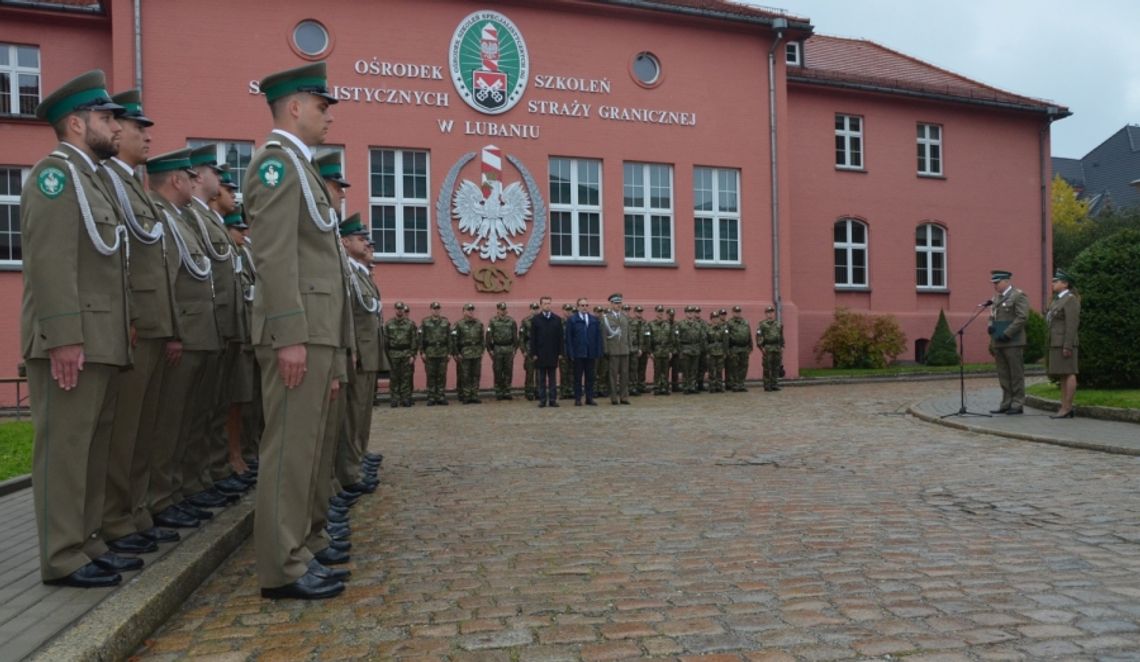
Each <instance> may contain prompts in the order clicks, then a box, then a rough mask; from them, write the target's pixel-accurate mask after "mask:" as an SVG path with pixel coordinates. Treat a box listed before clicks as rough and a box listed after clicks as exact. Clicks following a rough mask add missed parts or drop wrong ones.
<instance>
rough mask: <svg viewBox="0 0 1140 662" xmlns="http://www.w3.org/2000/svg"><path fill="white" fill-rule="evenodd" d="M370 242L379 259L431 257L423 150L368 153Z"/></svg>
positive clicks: (382, 148) (387, 149) (381, 150)
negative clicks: (374, 247)
mask: <svg viewBox="0 0 1140 662" xmlns="http://www.w3.org/2000/svg"><path fill="white" fill-rule="evenodd" d="M368 163H369V168H368V172H369V178H368V179H369V189H368V190H369V206H370V209H371V214H370V216H371V224H372V241H373V242H374V243H375V244H376V253H375V254H376V255H377V256H380V257H395V258H401V257H414V258H425V257H430V256H431V231H430V225H429V224H430V216H429V214H428V210H429V209H430V206H431V205H430V203H429V202H428V191H429V190H430V186H429V181H428V177H429V171H428V165H429V159H428V153H427V151H424V150H409V149H390V148H386V147H381V148H374V149H372V150H370V152H369V162H368Z"/></svg>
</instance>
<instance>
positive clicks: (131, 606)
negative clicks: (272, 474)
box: [28, 496, 254, 662]
mask: <svg viewBox="0 0 1140 662" xmlns="http://www.w3.org/2000/svg"><path fill="white" fill-rule="evenodd" d="M253 505H254V500H253V498H252V497H250V496H246V497H244V498H243V499H242V500H241V501H239V502H237V503H236V504H234V505H233V506H231V507H229V508H227V509H226V510H223V511H221V512H220V513H218V514H217V515H216V516H215V517H214V519H213V520H211V521H210V522H209V523H208V524H206V525H205V526H204V527H203V528H202V530H201V531H199V532H198V533H197V534H195V535H193V536H190V537H189V538H187V539H185V540H183V541H182V542H180V543H179V544H178V546H177V547H175V548H174V549H171V550H170V552H169V553H168V554H166V555H165V556H163V557H162V559H160V560H159V561H158V562H157V563H155V564H154V565H152V566H150V567H148V568H146V569H145V570H143V572H141V573H140V574H139V576H138V577H136V578H134V579H133V580H131V581H130V582H128V583H127V584H126V585H125V586H123V587H121V588H120V589H119V590H117V591H115V592H114V593H112V594H111V595H110V596H108V597H107V599H105V600H103V601H102V602H100V603H99V604H98V606H96V607H95V608H94V609H92V610H91V611H89V612H87V613H86V614H84V615H83V616H81V617H80V618H79V619H78V620H76V622H75V623H73V624H72V625H70V626H68V627H67V628H66V629H64V630H63V631H62V632H60V633H59V635H58V636H56V637H55V638H54V639H52V640H50V641H48V642H47V643H46V644H44V645H43V646H41V647H40V648H39V650H37V651H36V652H35V653H33V654H32V655H31V656H30V657H29V658H28V659H29V660H34V661H36V662H49V661H54V660H82V661H85V662H86V661H87V660H91V661H101V660H125V659H127V658H129V657H130V656H131V655H132V654H134V652H135V651H136V650H138V647H139V646H140V645H142V643H143V641H145V639H146V637H147V636H148V635H150V634H151V633H152V632H154V631H155V630H156V629H158V627H159V626H161V625H162V624H163V623H165V622H166V620H167V619H168V618H170V616H172V615H173V614H174V613H175V612H176V611H178V609H179V608H180V607H181V606H182V604H183V602H185V600H186V598H187V597H189V596H190V594H191V593H193V592H194V591H195V590H197V589H198V587H199V586H201V585H202V583H203V582H204V581H205V580H206V578H207V577H209V576H210V574H211V573H212V572H214V570H215V569H217V567H218V566H220V565H221V564H222V562H223V561H225V560H226V558H227V557H228V556H229V555H230V554H232V553H233V552H234V550H236V549H237V548H238V547H239V546H241V544H242V543H243V542H245V541H246V540H247V539H248V538H249V536H250V534H251V533H252V531H253Z"/></svg>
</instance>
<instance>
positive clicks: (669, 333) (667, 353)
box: [642, 306, 677, 395]
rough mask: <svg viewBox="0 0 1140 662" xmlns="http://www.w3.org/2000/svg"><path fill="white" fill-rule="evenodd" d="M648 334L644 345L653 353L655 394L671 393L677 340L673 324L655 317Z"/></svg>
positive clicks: (649, 324)
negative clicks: (670, 376) (671, 370)
mask: <svg viewBox="0 0 1140 662" xmlns="http://www.w3.org/2000/svg"><path fill="white" fill-rule="evenodd" d="M658 308H660V306H658ZM659 312H660V311H659ZM647 334H648V335H646V336H645V340H646V344H643V345H642V346H643V347H647V350H646V351H648V352H649V353H650V354H652V355H653V394H654V395H669V362H670V361H671V360H672V358H673V356H674V355H675V354H676V340H677V337H676V335H675V334H674V332H673V325H672V324H670V323H669V320H667V319H663V318H662V319H655V320H653V321H652V322H649V323H648V324H647Z"/></svg>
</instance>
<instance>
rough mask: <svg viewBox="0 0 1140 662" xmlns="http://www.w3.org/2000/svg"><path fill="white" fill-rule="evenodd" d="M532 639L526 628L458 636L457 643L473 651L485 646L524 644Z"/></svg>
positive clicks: (485, 647)
mask: <svg viewBox="0 0 1140 662" xmlns="http://www.w3.org/2000/svg"><path fill="white" fill-rule="evenodd" d="M533 640H534V637H533V636H532V635H531V633H530V632H528V631H526V630H503V631H501V632H490V633H487V634H475V635H468V636H464V637H460V638H459V640H458V642H457V643H458V645H459V647H460V648H462V649H463V650H469V651H474V650H484V649H487V648H510V647H512V646H525V645H527V644H529V643H530V642H531V641H533Z"/></svg>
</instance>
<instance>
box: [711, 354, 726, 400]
mask: <svg viewBox="0 0 1140 662" xmlns="http://www.w3.org/2000/svg"><path fill="white" fill-rule="evenodd" d="M707 365H708V369H709V391H711V392H713V393H724V354H709V356H708V363H707Z"/></svg>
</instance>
